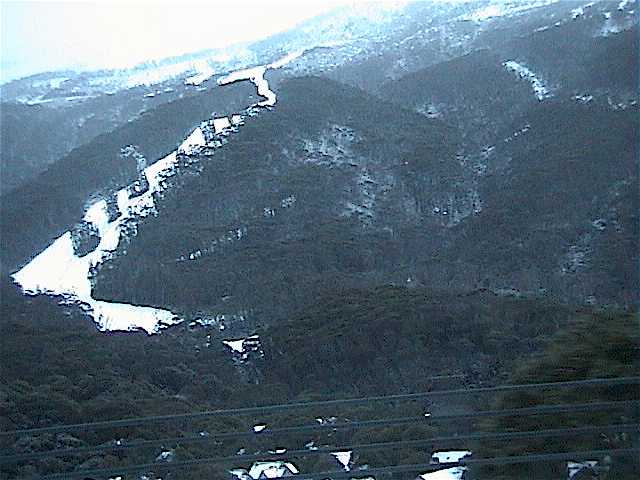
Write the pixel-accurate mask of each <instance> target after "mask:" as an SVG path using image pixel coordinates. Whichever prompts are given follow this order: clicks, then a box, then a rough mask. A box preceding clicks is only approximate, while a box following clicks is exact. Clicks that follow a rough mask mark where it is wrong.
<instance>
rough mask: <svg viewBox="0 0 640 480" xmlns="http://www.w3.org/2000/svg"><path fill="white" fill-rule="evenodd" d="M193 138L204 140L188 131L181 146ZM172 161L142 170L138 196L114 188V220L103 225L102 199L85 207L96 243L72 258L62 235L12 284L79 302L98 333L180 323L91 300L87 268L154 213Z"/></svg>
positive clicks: (67, 237) (164, 314)
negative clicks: (144, 184) (137, 221)
mask: <svg viewBox="0 0 640 480" xmlns="http://www.w3.org/2000/svg"><path fill="white" fill-rule="evenodd" d="M196 130H199V129H196ZM197 139H198V140H204V137H201V136H198V135H197V134H196V131H194V133H192V134H191V135H190V136H189V137H188V138H187V140H185V143H186V142H188V146H189V147H192V145H193V144H194V142H195V141H196V140H197ZM183 145H184V143H183ZM180 148H183V146H181V147H180ZM176 163H177V158H176V152H173V153H171V154H169V155H167V156H166V157H165V158H163V159H161V160H158V161H157V162H155V163H154V164H152V165H150V166H149V167H147V168H146V169H145V170H144V175H145V176H146V178H147V180H148V182H149V189H148V190H147V191H146V192H144V193H143V194H142V195H138V196H136V197H131V195H130V191H129V189H128V188H124V189H122V190H120V191H119V192H118V193H117V199H118V212H119V216H118V217H117V218H116V219H115V220H113V221H111V222H109V215H108V213H107V202H106V201H105V200H100V201H98V202H96V203H94V204H93V205H91V206H90V207H89V208H88V209H87V211H86V213H85V215H84V220H85V221H86V222H88V223H89V224H91V225H93V226H94V227H95V228H96V230H97V231H98V235H99V236H100V242H99V244H98V246H97V247H96V248H95V249H94V250H93V251H92V252H90V253H88V254H87V255H84V256H78V255H77V254H76V253H75V251H74V248H73V242H72V238H71V232H70V231H67V232H65V233H64V234H62V235H61V236H60V237H58V238H57V239H56V240H55V241H54V242H53V243H52V244H51V245H50V246H49V247H47V248H46V249H45V250H44V251H43V252H41V253H40V254H39V255H38V256H36V257H35V258H34V259H33V260H32V261H31V262H30V263H29V264H27V265H26V266H25V267H24V268H22V269H21V270H20V271H18V272H16V273H15V274H13V279H14V280H15V282H16V283H18V284H19V285H20V286H21V288H22V290H23V291H24V292H25V293H27V294H30V295H37V294H48V295H61V296H64V297H67V298H68V299H69V300H70V301H75V302H79V303H80V304H82V305H83V306H84V308H85V309H86V310H87V312H89V313H90V315H91V316H92V317H93V319H94V321H95V322H96V323H97V324H98V326H99V328H100V329H101V330H131V329H136V328H142V329H143V330H146V331H147V332H148V333H152V332H155V331H157V329H158V328H159V326H160V325H169V324H172V323H176V322H178V321H180V319H179V318H178V317H177V316H176V315H175V314H174V313H172V312H170V311H168V310H162V309H157V308H151V307H142V306H136V305H129V304H122V303H112V302H105V301H99V300H95V299H93V298H92V296H91V290H92V285H91V269H92V268H95V267H97V266H98V265H100V264H101V263H103V262H105V261H106V260H108V259H109V258H111V256H112V255H113V252H114V251H115V250H116V249H117V248H118V244H119V243H120V239H121V235H122V232H123V231H124V227H125V225H126V224H127V223H128V222H130V221H131V220H135V219H137V218H140V217H145V216H147V215H149V214H150V213H152V212H153V211H154V207H155V205H154V198H153V195H154V193H156V192H160V191H162V189H163V187H162V179H163V178H166V177H168V176H171V175H173V174H174V173H175V167H176Z"/></svg>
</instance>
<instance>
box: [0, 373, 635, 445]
mask: <svg viewBox="0 0 640 480" xmlns="http://www.w3.org/2000/svg"><path fill="white" fill-rule="evenodd" d="M637 383H640V377H619V378H596V379H589V380H572V381H567V382H548V383H532V384H519V385H502V386H498V387H482V388H473V389H455V390H436V391H431V392H423V393H407V394H399V395H389V396H377V397H361V398H351V399H339V400H323V401H312V402H299V403H285V404H278V405H264V406H259V407H243V408H234V409H226V410H211V411H205V412H198V413H182V414H176V415H159V416H149V417H137V418H136V417H134V418H127V419H121V420H106V421H102V422H88V423H77V424H71V425H58V426H51V427H39V428H27V429H21V430H12V431H6V432H0V437H6V436H10V435H27V434H28V435H33V434H38V433H58V432H71V431H86V430H95V429H101V428H110V427H126V426H136V425H143V424H147V423H159V422H166V421H177V420H196V419H202V418H209V417H221V416H230V415H250V414H256V413H272V412H280V411H286V410H293V409H301V408H316V407H328V406H340V405H363V404H370V403H377V402H404V401H411V400H420V399H425V398H433V397H448V396H457V395H477V394H482V393H490V392H510V391H521V390H531V389H536V390H539V389H547V388H566V387H582V386H612V385H626V384H637Z"/></svg>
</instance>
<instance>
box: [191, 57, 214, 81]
mask: <svg viewBox="0 0 640 480" xmlns="http://www.w3.org/2000/svg"><path fill="white" fill-rule="evenodd" d="M194 69H195V70H196V71H197V72H198V73H196V74H195V75H192V76H191V77H188V78H185V80H184V84H185V85H194V86H199V85H202V84H203V83H204V82H206V81H207V80H209V79H210V78H211V77H212V76H213V75H215V73H216V72H215V70H214V69H213V68H211V65H209V62H207V61H206V60H202V61H200V62H197V63H195V64H194Z"/></svg>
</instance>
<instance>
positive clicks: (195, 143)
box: [178, 127, 207, 155]
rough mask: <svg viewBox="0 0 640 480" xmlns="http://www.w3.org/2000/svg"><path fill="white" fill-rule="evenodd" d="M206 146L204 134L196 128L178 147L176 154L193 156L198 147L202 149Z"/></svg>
mask: <svg viewBox="0 0 640 480" xmlns="http://www.w3.org/2000/svg"><path fill="white" fill-rule="evenodd" d="M206 144H207V140H206V139H205V138H204V133H202V129H201V128H200V127H198V128H196V129H195V130H194V131H193V132H191V135H189V136H188V137H187V138H186V139H185V141H184V142H182V144H181V145H180V146H179V147H178V153H186V154H187V155H190V154H194V153H196V151H197V150H198V148H199V147H203V146H205V145H206Z"/></svg>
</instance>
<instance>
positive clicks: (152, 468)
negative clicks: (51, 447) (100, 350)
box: [38, 448, 640, 480]
mask: <svg viewBox="0 0 640 480" xmlns="http://www.w3.org/2000/svg"><path fill="white" fill-rule="evenodd" d="M638 453H640V448H620V449H609V450H587V451H575V452H555V453H543V454H529V455H515V456H509V457H493V458H479V459H468V460H461V461H458V462H450V463H440V464H438V465H434V464H432V463H420V464H404V465H395V466H386V467H378V468H369V469H367V470H356V471H350V472H346V471H344V470H337V471H327V472H315V473H309V474H303V475H296V476H295V480H317V479H318V478H345V477H348V478H354V477H358V476H360V477H362V476H367V477H369V476H372V475H379V474H383V473H407V472H421V471H434V470H440V469H442V468H449V467H455V466H470V465H509V464H521V463H533V462H549V461H557V460H580V459H586V458H593V457H597V456H601V455H609V456H631V455H637V454H638ZM235 459H236V460H237V458H235ZM219 462H220V459H218V458H199V459H195V460H185V461H182V462H169V463H147V464H140V465H131V466H126V467H120V468H107V469H95V470H82V471H76V472H66V473H59V474H53V475H46V476H43V477H39V478H38V480H61V479H71V478H79V477H83V478H86V477H91V476H96V477H101V476H114V475H124V474H127V473H137V472H143V471H144V472H158V471H167V470H174V469H177V468H184V467H194V466H198V465H210V464H213V463H219Z"/></svg>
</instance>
